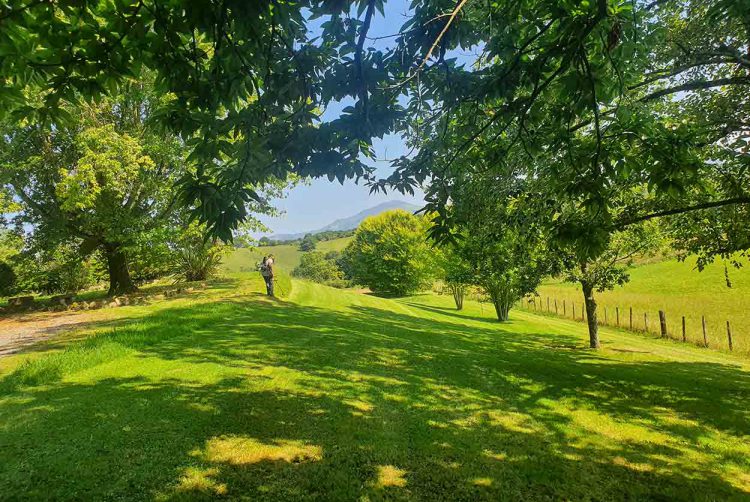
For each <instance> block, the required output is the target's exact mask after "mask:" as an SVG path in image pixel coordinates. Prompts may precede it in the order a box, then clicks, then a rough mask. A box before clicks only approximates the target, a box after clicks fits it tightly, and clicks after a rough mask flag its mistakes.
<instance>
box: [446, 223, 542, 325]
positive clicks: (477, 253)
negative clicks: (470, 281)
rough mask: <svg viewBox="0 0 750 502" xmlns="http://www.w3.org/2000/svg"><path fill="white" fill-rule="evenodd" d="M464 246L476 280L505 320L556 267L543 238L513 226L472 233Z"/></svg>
mask: <svg viewBox="0 0 750 502" xmlns="http://www.w3.org/2000/svg"><path fill="white" fill-rule="evenodd" d="M460 249H461V251H460V252H461V255H462V256H463V258H464V260H466V262H467V263H469V265H470V266H471V267H472V268H473V269H474V282H475V283H476V284H477V285H479V286H481V288H482V289H483V290H484V291H485V293H486V294H487V296H488V297H489V298H490V301H491V302H492V305H493V306H494V307H495V313H496V314H497V319H498V321H501V322H502V321H507V320H508V314H509V312H510V309H511V307H513V305H515V304H516V302H518V301H519V300H521V299H522V298H523V297H524V296H526V295H527V294H529V293H532V292H533V291H535V290H536V288H537V287H538V286H539V283H540V282H541V281H542V279H543V278H544V276H545V275H547V274H549V273H550V271H551V270H552V260H551V259H550V257H549V255H548V254H547V249H546V247H545V246H544V244H543V242H542V241H541V240H539V239H536V238H534V237H533V236H530V235H524V234H521V233H519V232H517V231H514V230H513V229H511V228H507V229H506V230H505V232H504V233H503V234H501V235H493V234H492V233H481V232H476V233H472V234H471V237H469V238H467V239H466V241H465V242H464V243H462V244H461V245H460Z"/></svg>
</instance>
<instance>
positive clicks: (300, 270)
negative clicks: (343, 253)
mask: <svg viewBox="0 0 750 502" xmlns="http://www.w3.org/2000/svg"><path fill="white" fill-rule="evenodd" d="M292 275H293V276H295V277H300V278H303V279H309V280H311V281H315V282H319V283H321V284H332V285H335V284H340V283H341V282H342V280H343V278H344V276H343V272H342V271H341V269H339V268H338V265H337V264H336V256H335V255H333V256H331V255H329V254H328V253H326V254H323V253H321V252H320V251H310V252H307V253H304V254H303V255H302V256H301V258H300V263H299V265H297V267H295V269H294V270H293V271H292Z"/></svg>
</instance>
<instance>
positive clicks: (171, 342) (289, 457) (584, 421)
mask: <svg viewBox="0 0 750 502" xmlns="http://www.w3.org/2000/svg"><path fill="white" fill-rule="evenodd" d="M260 290H261V284H260V279H259V278H258V277H257V274H244V275H243V274H235V275H233V276H232V277H231V278H229V279H226V280H223V281H220V282H217V283H214V284H213V286H212V288H211V289H209V290H206V291H203V292H201V293H198V294H194V295H189V296H186V297H183V298H178V299H171V300H165V301H161V302H157V303H154V304H153V305H151V306H133V307H122V308H120V309H117V310H116V312H117V315H118V316H119V317H118V318H117V319H110V320H108V321H106V322H104V323H101V324H95V325H91V326H88V327H87V328H86V330H85V331H79V332H73V333H69V334H66V335H64V336H63V337H62V338H58V339H56V340H55V341H54V342H50V343H47V344H42V345H39V346H36V347H35V348H32V349H31V350H30V351H29V352H28V353H26V354H21V355H16V356H11V357H6V358H3V359H0V445H2V448H0V499H37V498H45V499H78V500H81V499H84V500H86V499H127V500H133V499H135V500H205V499H212V498H216V497H228V498H233V499H247V500H385V499H388V500H425V499H427V500H451V501H453V500H560V499H568V500H613V499H650V500H671V499H681V500H686V499H689V500H717V499H736V500H739V499H747V498H748V497H750V435H749V434H750V408H748V406H747V403H748V402H750V363H748V362H747V360H746V359H742V358H740V357H738V356H733V355H729V354H723V353H719V352H713V351H707V350H705V349H699V348H697V347H693V346H690V345H681V344H678V343H675V342H671V341H662V340H657V339H653V338H652V337H646V336H642V335H636V334H631V333H623V332H619V331H617V330H614V329H608V328H605V329H603V330H602V341H603V349H602V350H601V351H599V352H594V351H591V350H588V349H586V348H585V347H586V335H585V329H584V326H583V325H582V324H580V323H575V322H572V321H568V320H564V319H557V318H551V317H544V316H537V315H534V314H532V313H528V312H523V311H513V312H512V315H511V321H510V322H508V323H505V324H500V323H497V322H496V321H494V320H493V318H492V316H493V313H492V312H490V310H489V309H487V307H486V306H484V307H483V306H481V305H479V304H476V303H473V302H468V305H467V308H466V309H465V310H464V311H462V312H456V311H455V310H453V309H451V308H450V303H451V301H452V300H450V299H449V297H447V296H442V297H441V296H434V295H420V296H414V297H409V298H404V299H398V300H389V299H382V298H377V297H373V296H369V295H362V294H357V293H355V292H351V291H346V290H336V289H332V288H328V287H325V286H320V285H315V284H310V283H306V282H295V283H294V286H293V290H292V292H291V293H290V296H289V297H288V298H285V299H283V300H269V299H267V298H266V297H264V296H262V295H261V294H260V293H259V291H260Z"/></svg>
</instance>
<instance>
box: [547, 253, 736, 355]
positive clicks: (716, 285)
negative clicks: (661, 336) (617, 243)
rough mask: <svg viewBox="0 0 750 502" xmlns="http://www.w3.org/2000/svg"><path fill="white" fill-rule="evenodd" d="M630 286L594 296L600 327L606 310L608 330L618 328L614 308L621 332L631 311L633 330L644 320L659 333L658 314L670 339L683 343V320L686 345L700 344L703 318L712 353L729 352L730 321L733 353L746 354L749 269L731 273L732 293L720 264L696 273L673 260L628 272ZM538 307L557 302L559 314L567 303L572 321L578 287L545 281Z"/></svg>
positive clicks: (577, 303) (689, 262) (577, 305)
mask: <svg viewBox="0 0 750 502" xmlns="http://www.w3.org/2000/svg"><path fill="white" fill-rule="evenodd" d="M630 276H631V278H630V282H628V283H627V284H625V285H624V286H618V287H616V288H615V289H614V290H612V291H605V292H602V293H597V294H596V295H597V301H598V303H599V305H600V307H601V308H600V309H599V320H600V321H601V322H604V316H605V314H604V309H605V308H606V309H607V321H608V324H609V325H611V326H614V325H615V324H616V310H615V309H616V308H617V307H619V309H620V326H623V327H629V324H630V307H632V308H633V325H634V328H636V329H638V330H644V329H645V327H646V324H645V322H646V321H644V316H643V315H644V313H646V314H647V317H646V319H647V321H648V329H649V331H650V332H652V333H658V332H659V310H663V311H664V312H665V313H666V316H667V327H668V330H669V333H670V336H672V337H673V338H678V339H680V338H682V316H685V332H686V337H687V339H688V341H690V342H692V343H695V344H703V330H702V325H701V317H702V316H705V319H706V331H707V338H708V343H709V346H710V347H713V348H719V349H722V350H727V347H728V342H727V331H726V321H727V320H728V321H730V327H731V328H732V332H733V345H734V350H736V351H738V352H744V353H750V268H748V267H743V268H740V269H734V268H732V267H731V265H730V268H729V277H730V280H731V283H732V287H731V288H728V287H727V285H726V280H725V278H724V267H723V264H721V263H714V264H711V265H709V266H708V267H707V268H706V269H705V270H703V271H702V272H699V271H698V270H697V269H696V268H695V260H694V259H688V260H687V261H686V262H677V261H676V260H668V261H662V262H658V263H650V264H646V265H642V266H638V267H634V268H633V269H631V270H630ZM539 293H540V295H541V304H542V307H543V309H544V310H546V309H547V304H546V301H547V297H549V298H550V299H551V301H552V306H551V310H553V311H554V299H557V302H558V312H559V314H562V301H563V300H565V302H566V312H567V316H568V317H571V315H572V310H573V307H572V305H573V304H575V309H576V316H577V317H578V318H580V317H581V314H582V310H581V308H582V306H583V296H582V293H581V290H580V286H579V285H577V284H571V283H564V282H559V281H549V282H547V283H545V284H544V285H542V286H541V287H540V288H539Z"/></svg>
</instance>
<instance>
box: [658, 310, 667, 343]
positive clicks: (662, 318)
mask: <svg viewBox="0 0 750 502" xmlns="http://www.w3.org/2000/svg"><path fill="white" fill-rule="evenodd" d="M659 329H660V330H661V337H662V338H667V314H665V313H664V311H663V310H660V311H659Z"/></svg>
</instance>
